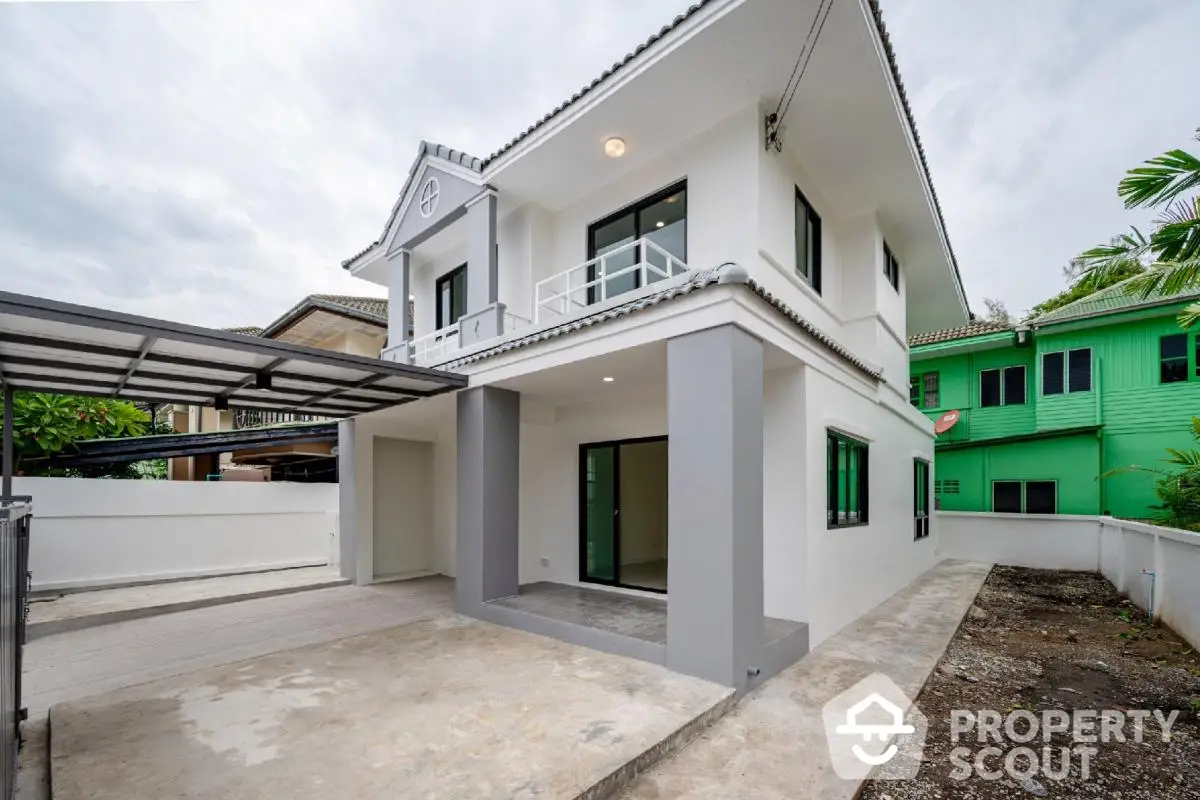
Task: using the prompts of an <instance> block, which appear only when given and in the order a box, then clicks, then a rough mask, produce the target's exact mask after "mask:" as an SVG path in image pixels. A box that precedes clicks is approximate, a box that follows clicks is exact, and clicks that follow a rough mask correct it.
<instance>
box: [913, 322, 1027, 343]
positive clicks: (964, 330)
mask: <svg viewBox="0 0 1200 800" xmlns="http://www.w3.org/2000/svg"><path fill="white" fill-rule="evenodd" d="M1012 329H1013V326H1012V325H1007V324H1003V323H998V322H972V323H969V324H967V325H960V326H959V327H957V328H946V329H945V330H940V331H929V332H928V333H918V334H917V335H916V336H910V337H908V346H909V347H920V346H921V345H927V344H942V343H943V342H953V341H955V340H957V339H970V338H972V337H974V336H985V335H987V334H990V333H1002V332H1004V331H1011V330H1012Z"/></svg>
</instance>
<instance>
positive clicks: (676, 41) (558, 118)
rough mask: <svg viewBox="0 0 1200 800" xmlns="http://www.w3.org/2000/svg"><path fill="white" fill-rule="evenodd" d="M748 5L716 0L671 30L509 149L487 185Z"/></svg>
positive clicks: (491, 167)
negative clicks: (695, 39)
mask: <svg viewBox="0 0 1200 800" xmlns="http://www.w3.org/2000/svg"><path fill="white" fill-rule="evenodd" d="M744 2H747V0H715V2H712V3H709V4H708V5H707V6H705V7H704V8H702V9H700V11H698V12H696V15H695V16H693V17H692V18H690V19H688V20H685V21H684V22H682V23H681V24H680V25H679V27H678V28H675V29H674V30H672V31H670V32H669V33H668V34H667V35H666V36H665V37H664V38H662V39H660V40H658V41H657V42H655V43H654V44H652V45H651V46H650V47H648V48H646V49H645V50H644V51H643V52H641V53H639V54H638V56H637V58H635V59H634V60H633V61H630V62H629V63H628V64H624V65H622V66H621V67H620V68H619V69H618V70H617V71H616V72H615V73H614V74H612V75H610V76H608V77H607V78H606V79H605V80H604V81H603V82H602V83H601V84H600V85H599V86H596V87H594V88H592V89H590V90H588V91H587V93H586V94H585V95H584V96H583V97H581V98H580V99H579V100H577V101H575V102H574V103H572V104H571V105H570V106H569V107H568V108H566V109H563V110H562V111H560V112H559V113H558V114H556V115H555V116H554V117H553V118H552V119H550V120H549V121H547V122H545V123H544V124H542V125H541V127H540V128H538V129H537V130H536V131H534V132H533V133H531V134H529V135H528V136H526V137H525V138H523V139H521V141H520V142H519V143H518V144H516V145H514V146H513V147H512V148H511V149H509V150H506V151H505V152H503V153H501V154H500V155H499V156H498V157H496V159H495V160H494V161H492V162H491V163H489V164H488V165H487V166H486V167H485V168H484V170H483V181H484V183H491V182H492V181H493V178H495V176H496V175H497V174H498V173H500V172H503V170H504V167H505V166H507V165H508V164H511V163H513V162H514V161H517V160H519V159H520V158H521V156H522V155H524V154H525V153H528V152H529V151H531V150H535V149H537V148H538V147H539V146H541V144H542V143H543V142H545V141H546V140H547V139H550V138H551V137H553V136H555V135H556V134H557V133H558V132H559V131H561V130H562V129H563V128H566V127H567V126H568V125H570V124H571V123H572V122H574V121H575V120H577V119H579V118H580V117H582V116H583V115H584V114H587V113H588V112H589V111H591V110H592V109H593V108H594V107H595V106H597V105H599V104H600V103H602V102H604V101H605V100H606V99H607V98H609V97H611V96H612V95H613V94H615V93H616V92H619V91H620V90H621V88H622V87H624V86H625V84H627V83H629V82H630V81H631V80H633V79H634V78H636V77H637V76H639V75H641V74H642V73H643V72H645V71H646V70H648V69H650V68H651V67H653V66H654V65H655V64H656V63H658V62H659V61H660V60H661V59H662V58H663V57H664V56H666V55H668V54H670V53H672V52H674V51H675V49H676V48H678V47H679V46H680V45H682V44H684V43H685V42H687V41H688V40H689V39H691V38H692V37H693V36H695V35H696V34H697V33H698V32H699V31H701V30H703V29H704V28H706V27H708V26H709V25H710V24H712V23H713V22H714V21H716V20H718V19H720V18H721V17H723V16H725V14H727V13H729V12H730V11H731V10H732V9H734V8H736V7H738V6H740V5H742V3H744Z"/></svg>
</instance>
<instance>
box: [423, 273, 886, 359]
mask: <svg viewBox="0 0 1200 800" xmlns="http://www.w3.org/2000/svg"><path fill="white" fill-rule="evenodd" d="M662 284H663V288H661V289H659V290H658V291H656V292H653V293H651V294H648V295H642V296H640V297H636V298H634V299H632V300H629V301H628V302H625V303H621V304H619V305H615V306H611V307H609V308H605V309H602V310H598V311H595V312H592V313H589V314H585V315H584V316H582V317H577V318H575V319H572V320H569V321H567V322H564V323H562V324H561V325H555V326H553V327H549V328H543V329H541V330H537V331H534V332H532V333H529V334H526V335H524V336H517V337H515V338H512V339H509V340H507V341H504V342H501V343H500V344H497V345H495V346H493V347H487V348H484V349H483V350H479V351H478V352H475V353H471V354H470V355H467V356H463V357H461V358H456V359H453V360H451V361H449V362H447V363H446V364H443V365H440V366H438V367H436V369H445V370H453V369H458V368H460V367H463V366H465V365H467V364H474V363H476V362H478V361H483V360H484V359H487V358H491V357H493V356H498V355H500V354H502V353H507V352H511V351H513V350H519V349H521V348H523V347H528V346H530V345H534V344H538V343H539V342H544V341H547V340H549V339H556V338H558V337H559V336H565V335H567V334H570V333H574V332H575V331H579V330H583V329H584V328H591V327H593V326H595V325H600V324H603V323H605V322H610V321H612V320H615V319H620V318H621V317H626V316H629V315H630V314H634V313H636V312H638V311H642V310H644V309H647V308H651V307H653V306H657V305H661V304H662V303H666V302H669V301H671V300H675V299H677V298H679V297H683V296H685V295H689V294H692V293H693V292H697V291H701V290H703V289H707V288H709V287H710V286H716V285H718V284H727V285H738V284H742V285H745V286H747V287H748V288H749V289H750V290H751V291H752V292H754V294H756V295H757V296H758V297H759V298H761V299H762V300H764V301H765V302H766V303H767V304H768V305H770V306H771V307H772V308H774V309H775V310H776V311H778V312H779V313H780V314H782V315H783V316H784V317H786V318H787V319H788V320H789V321H790V322H791V323H792V324H793V325H794V326H795V327H797V328H799V329H800V331H801V332H802V333H804V334H805V335H806V336H807V337H808V338H810V339H812V340H813V341H815V342H816V343H817V344H818V345H819V346H820V347H822V348H823V349H825V350H827V351H829V352H830V353H832V354H833V355H834V356H836V357H837V358H839V359H840V360H842V361H844V362H845V363H847V364H849V365H850V366H852V367H854V368H855V369H856V370H858V371H859V372H861V373H863V374H864V375H866V376H867V377H868V378H871V379H872V380H876V381H877V380H879V379H880V378H881V377H882V376H883V373H882V372H881V371H880V369H879V368H878V367H876V366H873V365H871V364H868V363H867V362H865V361H863V360H862V359H860V358H858V357H857V356H855V355H854V354H853V353H851V352H850V351H849V350H847V349H846V348H845V347H843V346H842V345H841V344H839V343H838V342H837V341H835V340H834V339H833V338H832V337H830V336H829V335H828V334H826V333H825V332H824V331H822V330H821V329H820V328H818V327H817V326H815V325H813V324H812V323H811V322H809V321H808V320H806V319H804V317H802V316H800V314H798V313H797V312H796V311H795V310H794V309H792V308H791V307H790V306H788V305H787V304H786V303H784V302H783V301H782V300H780V299H779V298H777V297H775V296H774V295H773V294H771V293H770V292H769V291H767V290H766V289H765V288H763V286H762V285H761V284H760V283H758V282H757V281H755V280H754V279H753V278H751V277H749V275H748V274H747V273H746V270H745V269H743V268H742V267H740V266H738V265H737V264H733V263H725V264H721V265H719V266H716V267H712V268H710V269H703V270H693V271H689V272H687V273H685V274H684V275H681V276H677V278H676V279H674V280H666V281H662Z"/></svg>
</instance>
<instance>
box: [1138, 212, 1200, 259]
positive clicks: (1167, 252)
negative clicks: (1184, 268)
mask: <svg viewBox="0 0 1200 800" xmlns="http://www.w3.org/2000/svg"><path fill="white" fill-rule="evenodd" d="M1155 225H1157V226H1158V227H1157V228H1156V229H1155V231H1154V233H1152V234H1151V235H1150V247H1151V249H1152V250H1153V251H1154V254H1155V256H1156V257H1157V258H1158V259H1159V260H1161V261H1187V260H1189V259H1193V258H1196V257H1200V196H1196V197H1193V198H1190V199H1187V200H1176V201H1174V202H1172V203H1171V204H1169V205H1168V206H1167V207H1166V208H1164V209H1163V210H1162V213H1160V214H1159V217H1158V219H1157V220H1155Z"/></svg>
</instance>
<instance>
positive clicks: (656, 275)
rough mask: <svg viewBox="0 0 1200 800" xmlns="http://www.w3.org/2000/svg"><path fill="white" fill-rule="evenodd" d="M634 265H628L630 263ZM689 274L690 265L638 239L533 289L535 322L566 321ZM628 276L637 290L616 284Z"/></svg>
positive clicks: (539, 282) (561, 273) (552, 277)
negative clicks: (633, 277)
mask: <svg viewBox="0 0 1200 800" xmlns="http://www.w3.org/2000/svg"><path fill="white" fill-rule="evenodd" d="M631 258H632V259H633V263H632V264H631V263H629V261H630V259H631ZM687 271H688V265H687V264H685V263H683V261H681V260H680V259H678V258H676V257H675V256H673V255H671V254H670V253H668V252H667V251H666V250H664V249H662V248H661V247H659V246H658V245H656V244H655V243H654V242H652V241H650V240H649V239H638V240H636V241H633V242H630V243H629V244H627V245H623V246H621V247H618V248H616V249H615V250H611V251H609V252H607V253H605V254H604V255H602V256H597V257H596V258H593V259H592V260H591V261H585V262H584V263H582V264H580V265H579V266H577V267H571V269H568V270H566V271H564V272H560V273H558V274H557V275H552V276H551V277H549V278H546V279H545V280H543V281H538V283H537V285H536V286H535V287H534V295H533V300H534V305H533V319H534V322H535V324H537V323H541V322H542V321H543V319H545V317H544V316H543V314H551V315H556V316H560V317H565V316H567V315H568V314H571V313H574V312H576V311H579V310H581V309H583V308H586V307H587V306H589V305H591V304H592V303H602V302H604V301H605V300H609V299H611V298H613V297H617V296H618V295H621V294H625V293H626V292H629V291H632V290H633V289H634V288H637V287H642V286H648V285H650V284H651V283H654V282H655V281H661V280H666V279H667V278H670V277H672V276H675V275H679V274H681V273H684V272H687ZM626 275H636V276H637V281H638V282H637V287H632V286H622V284H627V283H628V281H620V282H619V283H616V281H617V279H618V278H621V277H624V276H626Z"/></svg>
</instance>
